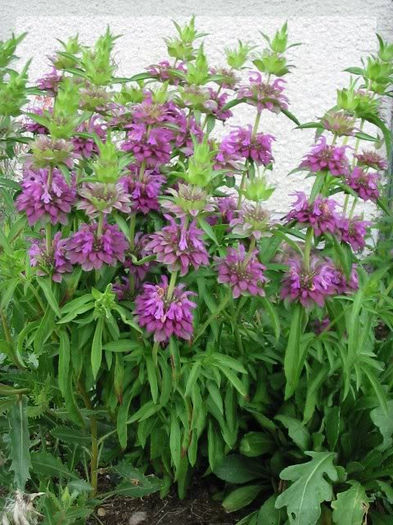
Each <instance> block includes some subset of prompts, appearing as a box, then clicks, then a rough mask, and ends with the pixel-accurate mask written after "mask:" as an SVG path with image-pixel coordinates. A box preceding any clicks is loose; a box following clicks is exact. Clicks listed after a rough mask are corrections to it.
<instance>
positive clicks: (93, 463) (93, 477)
mask: <svg viewBox="0 0 393 525" xmlns="http://www.w3.org/2000/svg"><path fill="white" fill-rule="evenodd" d="M78 390H79V392H80V394H81V396H82V399H83V402H84V403H85V406H86V408H87V409H88V410H90V411H92V410H93V405H92V404H91V401H90V399H89V396H88V395H87V392H86V390H85V387H84V386H83V383H82V382H81V381H80V380H79V381H78ZM90 437H91V452H90V485H91V486H92V491H91V495H92V496H93V497H94V496H95V495H96V494H97V485H98V429H97V419H96V418H95V416H90Z"/></svg>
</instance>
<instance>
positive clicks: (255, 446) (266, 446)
mask: <svg viewBox="0 0 393 525" xmlns="http://www.w3.org/2000/svg"><path fill="white" fill-rule="evenodd" d="M273 450H274V441H273V439H272V437H271V436H270V434H268V433H266V432H247V434H245V435H244V436H243V438H242V440H241V441H240V446H239V451H240V453H241V454H243V456H247V457H249V458H253V457H256V456H262V454H267V453H269V452H273Z"/></svg>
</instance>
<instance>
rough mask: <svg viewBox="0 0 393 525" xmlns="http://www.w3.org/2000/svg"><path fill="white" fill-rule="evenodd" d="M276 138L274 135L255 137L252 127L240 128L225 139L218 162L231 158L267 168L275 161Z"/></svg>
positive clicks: (257, 135)
mask: <svg viewBox="0 0 393 525" xmlns="http://www.w3.org/2000/svg"><path fill="white" fill-rule="evenodd" d="M273 140H275V138H274V137H273V136H272V135H268V134H263V133H256V134H255V135H253V132H252V127H251V125H249V126H248V127H247V128H241V127H238V128H237V129H235V130H234V131H232V132H231V133H230V134H229V135H228V136H227V137H225V138H224V139H223V141H222V142H221V145H220V150H219V155H220V154H221V156H219V155H217V160H219V161H221V157H222V160H224V159H225V158H226V157H230V158H232V159H233V160H236V159H237V160H239V159H241V158H243V159H249V160H253V161H254V162H255V163H256V164H263V165H264V166H267V165H268V164H270V163H271V162H272V161H273V155H272V142H273Z"/></svg>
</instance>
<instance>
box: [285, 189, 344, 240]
mask: <svg viewBox="0 0 393 525" xmlns="http://www.w3.org/2000/svg"><path fill="white" fill-rule="evenodd" d="M295 195H296V197H297V200H296V201H295V202H294V203H293V209H292V210H291V211H290V212H289V213H288V214H287V216H286V218H287V220H288V221H292V220H295V221H297V222H299V223H301V224H307V225H309V226H311V227H312V228H313V230H314V232H315V234H316V235H322V234H323V233H335V232H336V231H337V229H338V223H339V216H338V215H337V213H336V212H335V209H336V207H337V202H336V201H335V200H333V199H328V198H324V197H322V195H318V196H317V197H316V199H315V200H314V201H313V202H309V201H308V200H307V197H306V194H305V193H303V192H302V191H298V192H296V194H295Z"/></svg>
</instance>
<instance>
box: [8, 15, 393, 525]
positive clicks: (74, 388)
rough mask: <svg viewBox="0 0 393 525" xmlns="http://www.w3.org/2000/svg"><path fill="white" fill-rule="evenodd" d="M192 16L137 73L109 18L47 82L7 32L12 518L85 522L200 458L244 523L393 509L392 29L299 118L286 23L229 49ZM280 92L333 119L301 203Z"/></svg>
mask: <svg viewBox="0 0 393 525" xmlns="http://www.w3.org/2000/svg"><path fill="white" fill-rule="evenodd" d="M175 29H176V34H175V36H174V37H171V38H169V39H167V40H166V45H167V49H168V55H169V58H168V59H167V60H163V61H162V62H160V63H159V64H154V65H151V66H149V67H148V68H146V70H145V71H144V72H142V73H138V74H135V75H134V76H132V77H130V78H119V77H117V76H116V69H117V68H116V64H115V62H114V60H113V58H112V51H113V48H114V46H115V42H116V39H117V37H116V36H114V35H112V33H111V32H110V30H109V29H108V30H107V32H106V33H105V34H104V35H102V36H101V37H99V38H98V40H97V42H96V43H95V45H94V46H93V47H90V48H89V47H86V46H85V45H83V44H82V43H81V42H80V41H79V38H78V37H72V38H70V39H69V40H68V41H66V42H61V48H60V49H59V50H57V51H56V52H55V53H54V55H53V57H52V58H51V63H52V64H51V70H50V72H49V73H47V74H46V75H45V76H43V77H42V78H41V79H39V80H38V81H37V83H36V85H34V86H28V84H27V66H26V67H25V68H23V70H22V72H21V73H17V72H16V71H14V70H12V69H11V68H10V63H11V61H12V60H13V59H14V52H15V50H16V47H17V44H18V42H19V41H20V39H21V38H22V37H19V38H15V37H13V38H12V39H10V40H9V41H7V42H3V43H1V44H0V66H1V68H0V115H1V127H0V132H1V137H0V138H1V143H0V144H1V146H0V148H1V154H2V160H3V164H2V166H3V168H2V171H3V173H2V176H1V179H0V187H1V195H2V197H1V198H2V201H1V202H2V214H1V215H2V230H1V233H0V275H1V281H0V293H1V299H0V315H1V328H0V337H1V339H0V352H1V353H0V357H1V368H0V381H1V383H0V394H1V395H2V400H1V401H0V411H1V413H2V414H3V415H2V417H1V419H0V429H1V441H0V451H1V456H0V460H1V461H2V463H3V468H2V469H1V471H0V484H1V485H2V486H4V487H6V488H7V494H6V495H5V506H4V511H3V517H2V519H3V523H25V522H26V523H27V522H28V523H35V522H38V521H41V520H43V522H44V523H48V524H51V523H69V524H71V523H86V520H87V518H88V516H89V515H90V514H91V513H92V512H93V511H94V508H95V506H96V505H97V504H98V503H99V502H100V501H103V500H104V499H106V498H109V497H111V496H113V495H121V496H131V497H141V496H145V495H148V494H150V493H153V492H157V491H160V494H161V496H162V497H165V496H166V495H167V494H168V491H169V490H170V487H171V486H172V485H173V484H176V486H177V490H178V495H179V497H180V498H183V497H185V495H186V493H187V487H188V486H189V484H190V481H191V479H192V478H193V476H196V475H198V476H201V475H202V473H204V474H206V475H207V474H209V475H214V476H216V479H218V480H220V481H218V482H217V483H218V487H219V489H218V493H217V494H216V497H217V498H220V499H221V501H222V504H223V506H224V508H225V509H226V510H227V512H234V511H237V510H239V509H241V508H243V507H247V506H249V505H251V507H250V511H249V512H248V514H247V512H245V517H244V519H243V520H242V521H241V522H240V523H242V524H243V525H246V524H249V525H261V524H266V523H275V524H276V523H277V524H282V525H284V524H287V523H288V524H299V525H300V524H301V525H314V524H317V523H318V524H322V523H324V524H337V525H349V524H353V525H356V524H359V525H362V524H363V523H365V522H366V521H367V520H368V521H367V523H370V522H371V523H372V524H374V525H379V524H384V523H388V520H389V516H390V515H391V513H392V505H393V491H392V487H391V483H392V468H391V467H392V462H393V454H392V451H391V443H392V436H393V425H392V417H393V396H392V385H393V381H392V371H393V369H392V364H391V362H392V339H391V335H390V330H391V327H392V322H393V306H392V305H393V302H392V288H393V285H392V282H393V281H392V280H391V279H392V278H391V270H392V265H391V260H390V259H391V256H390V251H391V247H390V249H389V248H388V249H386V243H389V239H388V240H386V235H385V241H384V242H385V245H384V246H385V248H384V249H379V244H376V241H375V239H376V237H377V233H378V228H379V223H378V222H377V221H369V220H365V219H364V217H363V216H362V215H361V214H360V213H359V211H358V209H359V207H358V203H359V202H361V201H372V202H374V203H375V204H376V206H377V207H378V208H379V210H380V213H381V214H382V218H383V220H384V224H385V225H386V224H389V223H390V220H391V207H390V202H389V199H388V198H387V193H386V191H385V189H384V180H385V179H384V173H385V172H386V170H387V161H386V158H387V156H386V153H387V154H388V155H389V154H390V148H391V136H390V133H389V129H388V125H387V124H386V123H385V122H384V120H383V118H382V117H381V111H380V109H381V101H382V100H383V97H385V96H391V86H392V72H393V66H392V64H393V47H392V45H389V44H387V43H386V42H384V41H383V40H382V39H381V38H380V37H378V39H379V50H378V52H377V53H376V54H374V55H371V56H369V57H368V58H367V59H366V60H365V61H364V63H363V65H362V67H356V68H350V69H349V70H348V71H349V73H350V74H351V80H350V82H349V86H348V87H345V88H342V89H339V90H338V91H337V101H336V105H335V106H334V107H333V108H330V109H326V108H323V109H321V114H320V116H319V118H318V119H317V120H316V122H311V123H303V124H300V122H299V121H298V120H297V119H296V117H295V116H294V114H293V113H292V112H291V111H290V110H289V107H290V101H289V100H288V97H287V95H286V77H287V75H288V73H289V72H290V70H291V68H292V67H293V66H292V64H290V49H291V48H292V47H293V46H294V45H298V44H289V41H288V31H287V25H286V24H285V25H284V26H283V27H282V28H281V29H280V30H278V31H277V32H276V33H275V34H274V35H273V36H272V37H268V36H266V35H262V37H261V39H260V41H259V43H258V45H254V43H250V42H241V41H239V42H238V43H237V45H236V46H234V47H231V48H228V49H226V50H225V52H224V57H225V65H224V66H213V65H211V64H209V61H208V57H207V55H206V53H205V49H204V46H203V40H202V38H203V36H204V34H202V33H199V31H198V30H197V29H196V27H195V20H194V19H193V18H192V19H191V20H190V21H189V23H187V24H185V25H184V26H180V25H178V24H175ZM261 40H262V46H261ZM241 104H247V105H250V106H252V107H253V109H254V119H253V121H252V122H250V123H244V125H242V126H236V127H234V126H232V125H231V117H232V116H233V113H234V112H236V107H237V106H238V105H241ZM267 112H273V113H275V114H277V118H283V119H285V118H289V119H291V121H293V123H294V126H296V128H297V129H296V130H294V131H293V132H294V133H298V134H300V133H301V131H300V130H299V128H300V129H302V128H315V143H314V145H313V146H312V147H311V148H310V151H309V152H306V153H305V155H304V158H303V160H302V162H301V164H300V165H299V166H294V168H295V169H294V170H293V172H292V173H291V174H289V175H288V176H290V177H297V178H298V180H299V187H301V186H302V181H303V178H304V176H306V177H310V178H312V182H313V185H312V190H311V192H310V194H309V195H307V194H305V193H304V192H302V191H299V192H297V193H296V195H294V196H293V205H292V207H291V209H290V211H289V212H288V213H287V215H286V216H285V217H283V218H282V219H281V220H279V221H278V220H273V219H272V218H271V216H270V214H269V212H268V211H267V205H266V201H267V200H268V199H269V198H270V197H271V195H272V194H273V192H274V190H275V188H274V186H273V185H272V182H271V178H272V177H271V172H272V171H273V170H274V169H275V168H274V154H275V153H274V149H275V141H276V138H275V137H274V136H273V135H272V134H271V133H269V130H268V129H266V128H265V125H264V115H265V114H266V113H267ZM365 125H367V128H366V129H367V132H366V131H365ZM11 160H12V162H10V161H11ZM370 233H373V235H370ZM365 249H366V250H365ZM246 514H247V515H246ZM20 516H22V517H20ZM22 518H23V519H24V520H25V521H23V520H22ZM18 519H19V521H18Z"/></svg>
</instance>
